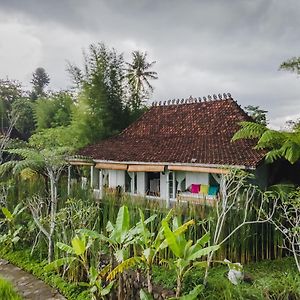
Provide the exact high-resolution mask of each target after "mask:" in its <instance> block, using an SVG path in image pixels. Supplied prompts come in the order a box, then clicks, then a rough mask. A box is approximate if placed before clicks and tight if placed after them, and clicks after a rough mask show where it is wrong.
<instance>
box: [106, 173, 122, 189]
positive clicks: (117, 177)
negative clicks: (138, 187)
mask: <svg viewBox="0 0 300 300" xmlns="http://www.w3.org/2000/svg"><path fill="white" fill-rule="evenodd" d="M118 185H119V186H121V187H123V188H124V187H125V171H121V170H109V187H112V188H115V187H117V186H118Z"/></svg>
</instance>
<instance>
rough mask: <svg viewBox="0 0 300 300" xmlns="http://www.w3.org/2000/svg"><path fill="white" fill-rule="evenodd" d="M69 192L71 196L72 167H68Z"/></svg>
mask: <svg viewBox="0 0 300 300" xmlns="http://www.w3.org/2000/svg"><path fill="white" fill-rule="evenodd" d="M67 191H68V196H70V193H71V165H68V187H67Z"/></svg>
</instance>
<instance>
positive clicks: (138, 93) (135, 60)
mask: <svg viewBox="0 0 300 300" xmlns="http://www.w3.org/2000/svg"><path fill="white" fill-rule="evenodd" d="M155 63H156V61H152V62H150V63H149V62H147V53H146V52H141V51H134V52H132V62H131V63H127V65H128V68H127V77H128V82H129V86H130V91H131V99H130V103H131V106H132V108H133V110H136V109H139V108H140V107H141V105H142V103H143V101H144V100H146V99H147V97H149V96H150V94H151V93H152V92H153V86H152V85H151V83H150V80H153V79H157V78H158V77H157V73H156V72H155V71H152V70H151V68H152V67H153V65H154V64H155Z"/></svg>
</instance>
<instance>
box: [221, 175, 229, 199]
mask: <svg viewBox="0 0 300 300" xmlns="http://www.w3.org/2000/svg"><path fill="white" fill-rule="evenodd" d="M220 196H221V200H223V199H225V198H226V196H227V191H226V176H225V175H223V174H222V175H221V179H220Z"/></svg>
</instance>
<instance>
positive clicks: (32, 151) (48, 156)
mask: <svg viewBox="0 0 300 300" xmlns="http://www.w3.org/2000/svg"><path fill="white" fill-rule="evenodd" d="M7 152H8V153H10V154H14V155H16V156H17V157H18V159H15V160H10V161H8V162H5V163H4V164H2V165H1V166H0V175H1V176H3V175H4V174H6V173H10V174H19V173H20V172H21V171H22V170H24V169H28V168H29V169H31V170H33V171H35V172H37V173H39V174H42V175H43V176H44V177H45V178H47V179H48V181H49V183H50V199H49V202H50V205H49V228H45V225H44V224H42V222H41V219H39V216H38V215H37V214H36V209H37V207H36V205H33V202H32V201H31V205H30V209H31V210H32V215H33V218H34V221H35V223H36V225H37V226H38V228H39V229H40V230H41V232H42V233H43V234H44V235H45V237H46V238H47V240H48V261H49V262H51V261H52V259H53V253H54V244H53V234H54V230H55V226H56V213H57V209H58V201H59V195H58V183H59V179H60V176H61V173H62V172H63V170H64V169H65V167H66V166H67V161H66V156H68V155H69V154H70V153H71V152H72V149H70V148H67V147H56V145H54V147H49V141H46V142H45V140H39V139H38V138H35V139H34V138H33V136H32V137H31V139H30V140H29V144H28V147H26V148H19V149H8V150H7ZM40 202H41V201H39V206H40ZM39 206H38V207H39Z"/></svg>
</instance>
